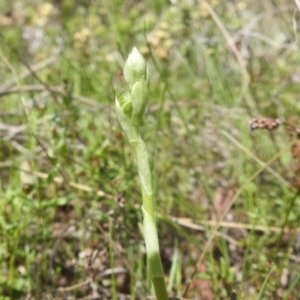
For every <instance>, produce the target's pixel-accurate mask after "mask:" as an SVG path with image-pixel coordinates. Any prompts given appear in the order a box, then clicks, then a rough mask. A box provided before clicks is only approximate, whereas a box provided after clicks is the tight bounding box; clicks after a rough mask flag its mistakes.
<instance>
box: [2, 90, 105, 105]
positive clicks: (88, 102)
mask: <svg viewBox="0 0 300 300" xmlns="http://www.w3.org/2000/svg"><path fill="white" fill-rule="evenodd" d="M47 90H48V91H51V93H55V94H58V95H62V96H67V95H68V92H67V91H66V90H65V89H64V88H62V87H60V86H48V87H47V88H46V87H45V86H44V85H26V86H20V87H15V88H10V89H8V90H0V97H2V96H5V95H9V94H14V93H20V92H42V91H47ZM71 97H73V98H74V99H75V100H78V101H80V102H81V103H83V104H86V105H91V106H93V107H95V108H99V109H101V108H103V105H101V104H99V103H97V102H96V101H94V100H92V99H90V98H87V97H84V96H81V95H78V94H76V93H71Z"/></svg>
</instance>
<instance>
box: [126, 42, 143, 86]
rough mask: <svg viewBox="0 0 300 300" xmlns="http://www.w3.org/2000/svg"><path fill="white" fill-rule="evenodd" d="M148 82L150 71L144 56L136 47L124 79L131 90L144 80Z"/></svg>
mask: <svg viewBox="0 0 300 300" xmlns="http://www.w3.org/2000/svg"><path fill="white" fill-rule="evenodd" d="M143 77H144V78H145V80H146V81H148V77H149V76H148V69H147V66H146V61H145V59H144V57H143V56H142V54H141V53H140V52H139V51H138V50H137V49H136V48H135V47H134V48H133V50H132V52H131V53H130V54H129V56H128V59H127V61H126V63H125V66H124V78H125V80H126V82H127V84H128V85H129V87H130V89H132V87H133V86H134V84H135V83H137V82H138V81H140V80H141V79H142V78H143Z"/></svg>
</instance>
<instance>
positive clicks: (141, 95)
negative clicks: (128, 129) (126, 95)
mask: <svg viewBox="0 0 300 300" xmlns="http://www.w3.org/2000/svg"><path fill="white" fill-rule="evenodd" d="M147 94H148V86H147V83H146V81H145V79H144V78H142V79H141V80H140V81H139V82H137V83H136V84H135V85H134V86H133V88H132V90H131V98H132V102H131V104H132V114H131V121H132V123H133V124H134V125H136V126H139V125H140V123H141V120H142V117H143V114H144V112H145V108H146V104H147V100H146V98H147Z"/></svg>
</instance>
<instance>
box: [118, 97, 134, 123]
mask: <svg viewBox="0 0 300 300" xmlns="http://www.w3.org/2000/svg"><path fill="white" fill-rule="evenodd" d="M117 101H118V102H119V105H120V106H121V108H122V110H123V113H124V114H125V115H126V116H127V117H128V118H131V114H132V104H131V96H130V93H129V92H127V91H125V92H123V93H121V94H120V95H119V96H118V97H117Z"/></svg>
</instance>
